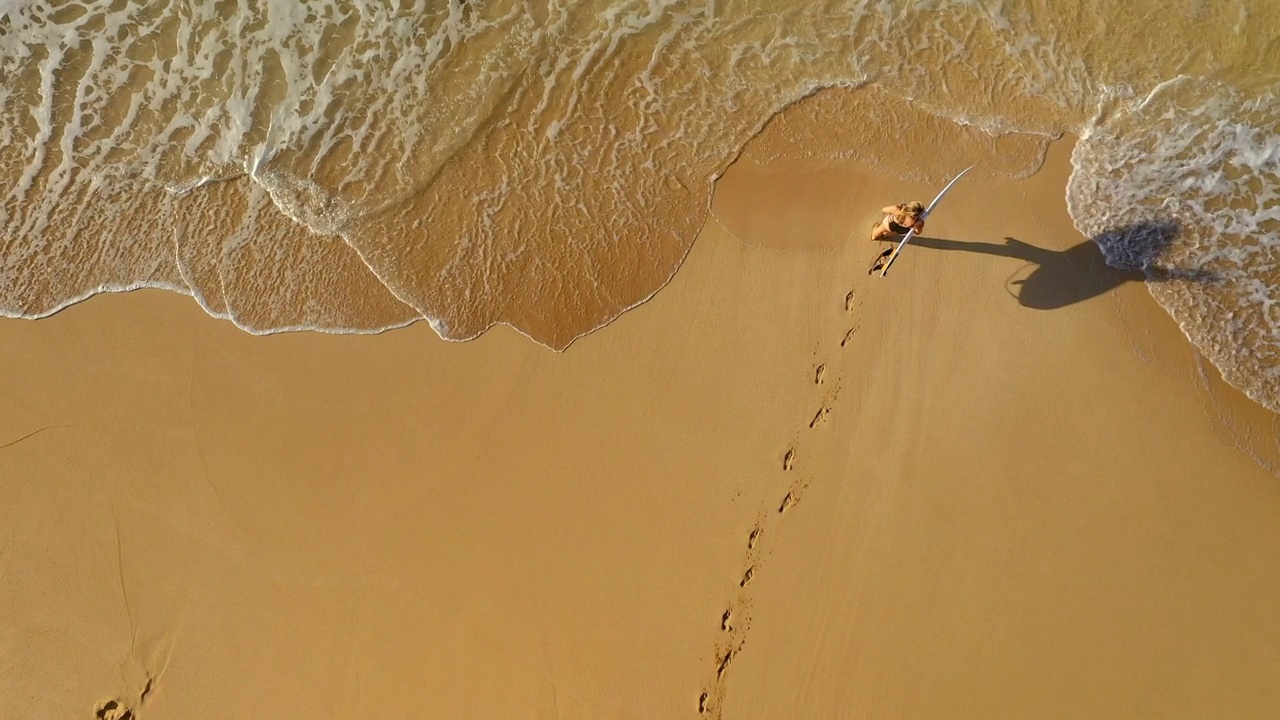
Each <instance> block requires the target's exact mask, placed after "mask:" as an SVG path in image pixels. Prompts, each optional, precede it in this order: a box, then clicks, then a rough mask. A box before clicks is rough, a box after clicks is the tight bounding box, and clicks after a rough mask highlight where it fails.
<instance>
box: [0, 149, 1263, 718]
mask: <svg viewBox="0 0 1280 720" xmlns="http://www.w3.org/2000/svg"><path fill="white" fill-rule="evenodd" d="M1068 154H1069V142H1067V141H1062V142H1058V143H1055V144H1054V145H1053V146H1052V148H1051V150H1050V155H1049V157H1048V159H1047V161H1046V162H1045V165H1044V167H1043V168H1042V169H1041V171H1040V172H1039V173H1037V174H1036V175H1035V176H1033V177H1031V178H1030V179H1028V180H1022V181H1016V180H1005V179H999V178H994V177H990V176H980V177H977V178H975V179H974V181H973V182H968V181H966V182H965V183H964V184H961V185H959V186H957V188H956V189H955V190H954V191H953V193H952V195H951V196H949V199H948V200H947V204H946V205H945V212H943V211H940V212H939V213H938V215H937V216H936V217H935V218H934V219H933V220H931V221H930V223H929V227H928V231H929V232H928V233H926V235H927V237H926V238H925V239H923V240H922V241H921V242H920V243H919V245H918V246H913V247H910V248H909V249H908V251H907V252H906V253H905V254H904V255H903V257H902V258H901V260H900V261H899V262H898V263H897V264H896V265H895V266H894V269H893V272H892V273H890V276H889V277H888V278H886V279H880V278H873V277H869V276H868V275H867V269H868V267H869V265H870V263H871V261H872V259H873V258H874V256H875V254H876V248H875V247H873V246H872V244H871V243H869V242H867V241H866V240H864V239H863V238H864V236H865V234H866V230H865V229H866V228H868V227H869V225H870V223H871V222H872V221H873V220H875V219H876V213H875V210H876V209H878V208H879V207H881V206H882V205H884V204H886V203H888V202H896V201H898V200H901V199H905V198H908V197H919V198H921V199H924V200H927V199H928V197H930V196H931V195H932V194H933V191H934V188H936V185H934V184H928V183H920V184H917V183H904V182H898V181H894V180H891V179H888V178H885V177H882V176H878V175H875V174H872V173H870V172H869V171H868V170H867V169H866V168H863V167H860V166H859V165H858V164H857V163H855V162H852V161H850V162H843V163H827V164H816V163H803V162H796V161H789V160H778V161H776V162H774V163H771V164H766V165H758V164H756V163H755V161H754V160H752V159H751V157H750V156H749V154H748V155H747V156H744V158H743V160H742V161H740V162H739V163H738V164H736V165H735V166H734V167H732V168H731V169H730V170H729V172H728V173H726V175H725V176H724V177H723V178H721V181H720V183H719V185H718V188H717V196H716V198H715V200H714V201H713V213H714V216H713V219H712V220H710V221H708V223H707V225H706V227H705V228H704V230H703V232H702V234H701V235H700V237H699V239H698V240H697V242H696V243H695V245H694V247H693V250H692V251H691V253H690V256H689V258H688V259H687V260H686V262H685V264H684V266H683V267H682V269H681V270H680V272H678V273H677V274H676V276H675V278H674V279H673V280H672V282H671V283H670V285H668V286H667V287H666V288H665V289H664V290H662V291H661V292H660V293H658V295H657V296H656V297H655V298H654V299H653V300H651V301H650V302H648V303H646V304H645V305H643V306H641V307H640V308H638V309H636V310H634V311H632V312H629V313H627V314H625V315H624V316H622V317H621V318H620V319H618V320H617V321H615V322H614V323H613V324H612V325H610V326H609V327H607V328H605V329H604V330H602V331H599V332H596V333H594V334H592V335H589V336H587V337H585V338H582V339H580V340H579V341H577V342H576V343H575V344H574V345H573V346H572V347H571V348H570V349H569V350H568V351H567V352H565V353H562V354H556V353H552V352H549V351H547V350H546V349H544V348H542V347H539V346H537V345H535V344H534V343H532V342H530V341H529V340H527V339H525V338H524V337H522V336H520V335H518V334H517V333H515V332H514V331H511V330H509V329H507V328H502V327H499V328H496V329H494V330H493V331H491V332H489V333H487V334H486V335H484V336H483V337H481V338H480V339H478V340H476V341H473V342H469V343H462V344H457V343H446V342H443V341H440V340H439V339H438V338H436V337H435V336H434V334H432V332H431V331H430V329H429V328H428V327H426V326H425V325H424V324H419V325H416V326H412V327H409V328H405V329H401V330H396V331H392V332H388V333H386V334H383V335H379V336H359V337H335V336H323V335H317V334H287V335H279V336H271V337H254V336H250V335H248V334H245V333H243V332H241V331H239V330H237V329H235V328H234V327H233V326H231V325H230V324H229V323H226V322H221V321H218V320H214V319H211V318H210V317H208V316H207V315H205V314H204V313H203V311H201V310H200V309H199V308H198V307H197V306H196V304H195V303H194V302H192V301H191V300H190V299H189V298H183V297H180V296H177V295H174V294H170V293H164V292H158V291H141V292H136V293H131V294H127V295H117V296H109V297H97V298H94V299H92V300H90V301H88V302H85V303H83V304H81V305H78V306H75V307H72V308H70V309H68V310H66V311H64V312H62V313H60V314H58V315H56V316H54V317H52V318H48V319H45V320H41V321H36V322H29V321H16V320H5V321H0V393H2V394H3V397H4V398H5V405H6V408H7V409H8V412H6V413H4V414H2V415H0V446H2V447H0V478H3V481H2V482H0V503H2V504H3V507H5V508H6V513H5V514H6V517H7V519H8V523H7V528H6V530H5V532H4V533H3V535H0V577H3V578H4V582H3V584H2V585H0V616H3V617H5V618H8V619H10V620H9V622H6V623H4V624H3V625H2V626H0V657H2V658H3V663H4V666H5V667H6V668H7V669H6V671H5V672H4V673H0V716H4V717H13V718H43V717H49V718H54V717H57V718H67V717H72V718H74V717H85V718H90V717H93V716H94V713H95V709H101V716H102V717H111V714H112V713H115V714H116V715H119V714H120V712H121V711H122V710H123V709H125V708H128V709H131V710H132V711H133V712H134V713H135V714H136V716H137V717H139V718H146V719H147V720H150V719H151V718H196V717H199V718H243V717H278V718H288V717H335V718H346V717H358V716H363V717H415V716H423V715H426V716H432V717H469V718H509V717H537V718H553V717H555V718H653V717H688V718H696V717H700V716H701V717H715V718H734V719H737V718H776V717H864V716H865V717H893V718H932V717H973V718H1025V717H1029V716H1034V717H1062V718H1077V717H1086V716H1094V717H1135V718H1139V717H1142V718H1145V717H1168V718H1173V717H1187V718H1202V717H1233V718H1247V717H1271V716H1274V714H1275V713H1276V711H1277V710H1278V709H1280V683H1276V682H1275V680H1276V673H1277V671H1276V668H1277V662H1278V661H1280V655H1277V648H1280V623H1277V622H1276V620H1275V613H1274V601H1273V599H1272V598H1274V596H1275V594H1276V592H1277V590H1280V477H1277V475H1276V468H1277V467H1280V464H1278V462H1280V461H1278V459H1280V448H1278V447H1277V446H1276V440H1275V438H1276V436H1277V422H1276V417H1275V416H1274V415H1272V414H1270V413H1268V412H1267V411H1265V410H1263V409H1262V408H1260V407H1258V406H1256V405H1254V404H1252V403H1250V402H1249V401H1248V400H1247V399H1246V398H1244V397H1243V396H1242V395H1241V394H1240V393H1238V392H1237V391H1235V390H1233V389H1231V388H1230V387H1228V386H1226V385H1225V384H1224V383H1222V382H1221V380H1220V379H1219V378H1218V377H1217V375H1216V373H1215V371H1214V370H1213V369H1212V368H1211V367H1209V366H1208V365H1207V363H1205V362H1203V361H1202V360H1201V359H1200V358H1198V356H1197V355H1196V353H1195V352H1194V350H1193V349H1192V348H1191V346H1190V345H1189V343H1187V342H1186V340H1185V339H1184V338H1183V337H1182V335H1181V334H1180V332H1179V331H1178V329H1177V328H1176V327H1175V326H1174V324H1173V323H1172V321H1171V320H1169V318H1168V317H1167V316H1166V315H1165V314H1164V313H1163V312H1162V311H1161V310H1160V309H1159V308H1158V307H1157V306H1156V304H1155V303H1154V301H1153V300H1152V299H1151V298H1150V296H1149V295H1148V293H1147V291H1146V290H1145V288H1144V287H1143V286H1142V284H1141V283H1139V282H1136V281H1134V280H1133V279H1132V278H1129V277H1127V276H1123V275H1122V274H1119V273H1116V272H1115V271H1111V270H1109V269H1107V268H1106V267H1105V266H1104V265H1102V263H1101V259H1100V257H1098V255H1097V253H1096V252H1092V253H1091V252H1089V251H1090V248H1091V247H1092V246H1089V245H1083V246H1082V245H1081V244H1082V243H1084V242H1085V239H1084V238H1082V237H1080V236H1079V234H1078V233H1076V231H1075V230H1074V229H1073V228H1072V226H1071V224H1070V221H1069V219H1068V217H1067V214H1066V209H1065V205H1064V201H1063V187H1064V185H1065V181H1066V177H1067V174H1068V172H1069V169H1070V168H1069V165H1068V163H1067V158H1068ZM784 191H785V192H784ZM787 198H791V199H790V200H788V199H787ZM801 198H802V199H803V201H804V203H805V205H806V206H807V209H806V211H805V212H797V211H796V209H795V206H796V203H797V202H799V199H801ZM993 198H1000V199H1001V200H1002V201H1001V202H1000V203H999V206H998V208H996V209H998V210H999V211H998V212H994V211H993V203H992V199H993ZM762 217H763V218H766V219H767V218H774V221H772V222H765V221H763V220H762V219H761V218H762ZM778 218H783V220H778ZM850 228H852V229H850ZM1007 238H1015V239H1016V241H1017V242H1014V243H1010V242H1009V241H1008V240H1007ZM961 243H967V244H968V245H966V246H962V245H961ZM704 694H705V698H704V697H703V696H704ZM108 701H111V702H115V703H117V704H116V705H114V706H111V707H105V708H104V705H103V703H106V702H108ZM700 709H701V710H702V712H701V713H700Z"/></svg>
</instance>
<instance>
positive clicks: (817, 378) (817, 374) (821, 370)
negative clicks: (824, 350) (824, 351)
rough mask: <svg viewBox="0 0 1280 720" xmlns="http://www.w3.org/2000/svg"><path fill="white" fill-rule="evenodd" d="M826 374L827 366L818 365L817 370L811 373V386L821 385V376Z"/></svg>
mask: <svg viewBox="0 0 1280 720" xmlns="http://www.w3.org/2000/svg"><path fill="white" fill-rule="evenodd" d="M826 372H827V366H826V365H819V366H818V368H817V369H816V370H814V371H813V384H814V385H821V384H822V376H823V374H825V373H826Z"/></svg>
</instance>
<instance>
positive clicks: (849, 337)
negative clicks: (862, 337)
mask: <svg viewBox="0 0 1280 720" xmlns="http://www.w3.org/2000/svg"><path fill="white" fill-rule="evenodd" d="M857 332H858V326H856V325H855V326H853V327H851V328H849V332H847V333H845V334H844V338H843V339H841V340H840V347H844V346H845V345H848V344H849V341H850V340H852V339H853V336H854V335H856V334H857Z"/></svg>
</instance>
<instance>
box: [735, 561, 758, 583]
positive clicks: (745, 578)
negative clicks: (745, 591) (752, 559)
mask: <svg viewBox="0 0 1280 720" xmlns="http://www.w3.org/2000/svg"><path fill="white" fill-rule="evenodd" d="M755 576H756V566H755V565H752V566H751V567H749V568H747V571H746V572H745V573H743V574H742V581H741V582H739V583H738V587H746V586H747V585H748V584H749V583H750V582H751V578H753V577H755Z"/></svg>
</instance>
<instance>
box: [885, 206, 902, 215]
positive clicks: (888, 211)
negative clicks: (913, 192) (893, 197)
mask: <svg viewBox="0 0 1280 720" xmlns="http://www.w3.org/2000/svg"><path fill="white" fill-rule="evenodd" d="M880 212H882V213H884V214H885V215H897V214H898V213H900V212H902V208H900V207H898V206H897V205H885V206H884V207H882V208H880Z"/></svg>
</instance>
